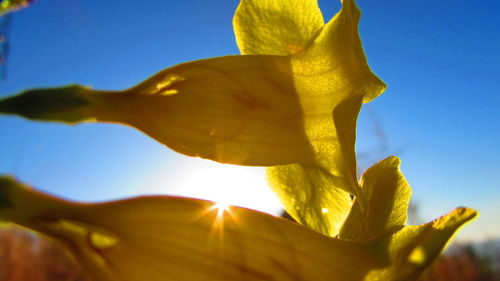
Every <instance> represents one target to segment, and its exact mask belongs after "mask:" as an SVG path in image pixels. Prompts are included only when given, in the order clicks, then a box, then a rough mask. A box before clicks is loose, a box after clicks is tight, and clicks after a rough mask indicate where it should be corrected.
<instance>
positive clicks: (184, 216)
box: [0, 177, 475, 281]
mask: <svg viewBox="0 0 500 281" xmlns="http://www.w3.org/2000/svg"><path fill="white" fill-rule="evenodd" d="M0 196H1V197H4V198H8V200H3V201H2V202H10V204H8V205H7V206H3V205H0V219H1V220H8V221H11V222H14V223H16V224H20V225H22V226H25V227H28V228H31V229H33V230H36V231H39V232H41V233H43V234H45V235H48V236H50V237H52V238H54V239H56V240H58V241H59V242H61V243H62V244H63V245H65V246H66V247H67V248H68V250H70V251H71V253H72V254H73V255H74V256H75V257H76V258H77V260H78V261H79V262H80V263H81V265H82V266H83V268H84V270H85V271H86V272H87V273H88V274H89V275H90V276H91V277H92V278H93V280H95V281H115V280H116V281H118V280H120V281H142V280H149V281H163V280H178V281H197V280H213V281H215V280H262V281H263V280H311V281H323V280H332V281H345V280H347V281H359V280H365V281H371V280H373V281H375V280H387V281H392V280H394V281H399V280H414V279H415V278H416V277H417V276H418V275H419V274H420V272H422V270H423V269H424V268H425V267H426V266H427V265H429V264H430V262H432V260H433V259H434V258H435V257H436V255H437V254H438V253H439V252H440V251H441V250H442V248H443V247H444V245H445V244H446V242H447V241H448V239H449V238H450V237H451V236H452V235H453V233H454V232H455V231H456V230H457V228H458V227H460V226H461V225H462V224H464V223H465V222H467V221H468V220H470V219H471V218H473V217H474V216H475V212H474V211H472V210H469V209H465V208H462V209H457V210H456V211H454V212H452V213H450V214H448V215H446V216H444V217H443V218H441V219H439V220H436V221H434V222H431V223H428V224H426V225H422V226H409V227H404V228H402V229H401V230H399V231H396V232H394V233H389V234H387V235H385V236H383V237H380V238H378V239H375V240H371V241H367V242H364V243H359V242H353V241H346V240H340V239H334V238H330V237H327V236H324V235H320V234H319V233H317V232H314V231H311V230H309V229H307V228H305V227H302V226H300V225H299V224H296V223H292V222H290V221H287V220H284V219H281V218H276V217H273V216H270V215H267V214H263V213H259V212H256V211H252V210H248V209H244V208H237V207H230V208H229V209H227V210H221V209H217V207H216V205H214V203H212V202H208V201H203V200H195V199H186V198H179V197H166V196H163V197H159V196H158V197H139V198H133V199H128V200H121V201H115V202H109V203H100V204H78V203H73V202H67V201H63V200H60V199H58V198H55V197H52V196H49V195H46V194H43V193H40V192H37V191H34V190H32V189H29V188H27V187H26V186H23V185H22V184H20V183H18V182H16V181H15V180H13V179H12V178H7V177H0Z"/></svg>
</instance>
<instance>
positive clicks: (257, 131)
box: [0, 56, 314, 166]
mask: <svg viewBox="0 0 500 281" xmlns="http://www.w3.org/2000/svg"><path fill="white" fill-rule="evenodd" d="M292 79H293V75H292V74H291V73H290V64H289V58H287V57H278V56H229V57H220V58H214V59H207V60H200V61H195V62H190V63H185V64H181V65H178V66H175V67H172V68H169V69H166V70H164V71H162V72H160V73H158V74H156V75H155V76H153V77H151V78H149V79H148V80H146V81H144V82H143V83H141V84H139V85H138V86H136V87H133V88H131V89H128V90H125V91H121V92H104V91H97V90H91V89H88V88H83V87H79V86H69V87H63V88H54V89H40V90H31V91H27V92H24V93H22V94H21V95H18V96H15V97H12V98H9V99H5V100H2V101H0V112H3V113H10V114H18V115H22V116H25V117H27V118H31V119H35V120H50V121H62V122H68V123H75V122H90V121H98V122H115V123H122V124H126V125H130V126H133V127H135V128H137V129H139V130H141V131H143V132H145V133H146V134H148V135H149V136H151V137H153V138H154V139H156V140H158V141H159V142H161V143H163V144H165V145H167V146H168V147H170V148H172V149H174V150H175V151H177V152H180V153H183V154H186V155H190V156H198V157H202V158H208V159H211V160H215V161H219V162H223V163H231V164H239V165H253V166H268V165H282V164H287V163H294V162H302V163H311V162H313V161H314V155H313V153H312V152H311V150H310V149H309V147H310V145H309V141H308V140H307V136H306V135H305V134H304V124H303V119H304V117H303V112H302V108H301V106H300V102H299V98H298V96H297V93H296V91H295V90H294V87H293V81H292Z"/></svg>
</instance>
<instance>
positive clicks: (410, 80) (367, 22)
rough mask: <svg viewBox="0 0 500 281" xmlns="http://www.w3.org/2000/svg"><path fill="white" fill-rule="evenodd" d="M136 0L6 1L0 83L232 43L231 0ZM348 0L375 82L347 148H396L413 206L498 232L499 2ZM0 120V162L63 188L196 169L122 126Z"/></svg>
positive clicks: (218, 51)
mask: <svg viewBox="0 0 500 281" xmlns="http://www.w3.org/2000/svg"><path fill="white" fill-rule="evenodd" d="M319 2H320V5H321V7H322V10H323V11H324V14H325V19H329V18H330V17H331V16H332V15H333V14H334V13H335V12H336V11H337V10H338V8H339V6H340V5H339V3H337V2H336V1H334V0H329V1H319ZM143 3H147V5H144V4H143ZM143 3H141V2H139V1H129V0H122V1H102V0H87V1H83V0H73V1H66V0H39V1H37V2H36V3H35V4H34V5H32V6H31V7H29V8H27V9H25V10H22V11H19V12H17V13H15V14H13V21H12V24H11V29H10V38H9V41H10V47H11V51H10V57H9V61H8V66H7V67H8V76H7V79H6V80H5V81H3V82H1V83H0V96H2V97H3V96H7V95H10V94H14V93H17V92H18V91H21V90H24V89H28V88H33V87H51V86H62V85H67V84H72V83H79V84H83V85H90V86H92V87H95V88H98V89H123V88H127V87H130V86H132V85H134V84H136V83H138V82H140V81H142V80H144V79H146V78H147V77H149V76H151V75H153V74H154V73H156V72H158V71H160V70H162V69H164V68H166V67H169V66H173V65H175V64H178V63H181V62H185V61H190V60H195V59H201V58H208V57H215V56H223V55H230V54H238V49H237V48H236V44H235V41H234V36H233V31H232V24H231V21H232V16H233V13H234V9H235V8H236V6H237V4H238V1H236V0H230V1H227V0H211V1H206V0H189V1H180V0H175V1H147V2H143ZM141 4H142V5H141ZM358 5H359V6H360V8H361V10H362V12H363V16H362V19H361V25H360V33H361V36H362V41H363V45H364V48H365V52H366V54H367V57H368V61H369V64H370V66H371V68H372V69H373V71H374V72H375V73H376V74H377V75H378V76H379V77H380V78H381V79H382V80H384V81H385V82H386V83H387V85H388V89H387V91H386V92H385V93H384V94H383V95H382V96H381V97H379V98H377V99H376V100H375V101H373V102H372V103H370V104H368V105H366V106H365V107H364V109H363V112H362V114H361V116H360V121H359V123H360V124H359V128H358V133H359V134H358V151H360V152H368V153H369V155H370V158H369V159H368V160H363V161H362V162H361V166H362V167H365V168H366V166H367V165H368V163H371V162H372V161H374V159H381V158H383V157H385V156H388V155H391V154H395V155H397V156H399V157H400V158H401V159H402V169H403V172H404V173H405V175H406V177H407V179H408V181H409V182H410V184H411V185H412V187H413V194H414V196H413V199H414V200H415V202H416V203H417V204H418V206H419V213H420V216H421V217H422V219H423V220H430V219H432V218H435V217H438V216H440V215H442V214H444V213H445V212H448V211H449V210H451V209H452V208H454V207H456V206H469V207H473V208H476V209H478V210H479V211H480V212H481V217H480V218H479V219H478V220H476V221H475V222H473V223H472V224H470V225H468V226H467V227H466V228H464V229H463V231H462V232H463V233H462V234H461V236H460V237H464V239H465V238H477V239H479V238H488V237H493V236H500V225H499V224H498V223H496V222H495V221H496V214H499V213H500V207H499V206H500V185H499V184H498V181H497V176H498V175H500V161H499V160H498V159H499V158H500V149H498V147H497V144H498V143H499V141H500V130H499V122H500V113H499V112H500V111H499V110H498V105H499V104H500V95H499V94H500V69H499V65H500V52H499V51H498V50H500V32H498V30H500V20H499V19H498V16H497V11H498V10H499V9H500V2H499V1H497V0H483V1H481V2H480V4H479V3H478V2H474V1H464V0H456V1H451V0H443V1H430V0H423V1H400V0H387V1H368V0H359V1H358ZM374 120H377V122H374ZM374 124H377V126H378V127H381V128H382V131H383V133H384V135H385V136H386V140H385V141H383V142H381V141H380V138H379V137H378V136H377V134H376V128H375V127H377V126H374ZM0 129H1V132H2V133H1V137H0V153H1V155H2V157H1V158H0V173H11V174H15V175H16V176H18V177H19V178H20V179H22V180H23V181H26V182H29V183H32V184H34V185H36V186H38V187H40V188H43V189H45V190H47V191H50V192H52V193H56V194H59V195H61V196H65V197H68V198H73V199H82V200H92V201H94V200H105V199H112V198H119V197H124V196H130V195H135V194H143V193H157V192H160V191H161V192H166V193H174V194H178V193H180V191H179V190H180V189H181V188H180V187H179V186H180V185H182V184H180V181H182V180H183V178H182V177H181V179H180V180H179V177H180V175H185V178H186V179H188V178H193V177H204V176H206V175H205V174H203V173H202V172H203V171H201V170H202V168H196V169H198V170H196V169H195V168H191V169H190V168H189V167H194V166H190V165H195V166H196V165H198V163H197V161H199V160H198V159H187V158H186V157H183V156H179V155H176V154H175V153H173V152H171V151H170V150H168V149H166V148H165V147H163V146H162V145H160V144H158V143H156V142H155V141H153V140H151V139H149V138H148V137H146V136H145V135H143V134H141V133H139V132H138V131H136V130H133V129H131V128H127V127H124V126H119V125H112V124H86V125H79V126H67V125H61V124H51V123H37V122H30V121H26V120H23V119H19V118H15V117H6V116H1V117H0ZM379 131H380V130H379ZM383 145H385V146H386V147H385V148H384V147H383ZM241 169H245V168H241ZM193 170H196V171H195V172H199V174H197V173H194V172H193ZM247 171H248V173H252V174H253V175H256V177H261V174H262V170H261V169H245V172H247ZM193 173H194V174H193ZM231 184H233V186H234V187H233V188H231V189H230V190H228V191H227V192H232V193H235V194H239V193H241V190H243V189H245V190H248V189H251V187H246V186H244V187H241V186H238V185H240V184H239V183H238V181H237V180H235V181H234V182H233V183H232V182H229V183H228V185H230V186H231ZM174 185H175V186H174ZM216 185H217V184H216ZM207 190H210V189H209V188H208V187H204V189H203V190H202V191H200V195H199V196H200V197H203V196H204V195H205V194H207V193H209V192H208V191H207ZM261 192H265V191H261ZM194 193H196V191H194V190H193V191H192V192H191V193H189V194H188V195H190V196H196V195H195V194H194ZM263 196H264V195H263ZM266 196H270V195H269V194H268V195H266Z"/></svg>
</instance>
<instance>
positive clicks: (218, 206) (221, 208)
mask: <svg viewBox="0 0 500 281" xmlns="http://www.w3.org/2000/svg"><path fill="white" fill-rule="evenodd" d="M213 208H214V210H217V217H218V218H221V217H222V216H224V212H229V205H226V204H224V203H220V202H216V203H215V205H214V206H213Z"/></svg>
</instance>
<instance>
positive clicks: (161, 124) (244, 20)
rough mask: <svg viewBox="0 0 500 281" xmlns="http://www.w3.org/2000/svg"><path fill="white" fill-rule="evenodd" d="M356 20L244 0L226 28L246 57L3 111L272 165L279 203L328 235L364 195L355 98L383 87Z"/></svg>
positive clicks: (60, 91)
mask: <svg viewBox="0 0 500 281" xmlns="http://www.w3.org/2000/svg"><path fill="white" fill-rule="evenodd" d="M358 19H359V10H358V9H357V7H356V5H355V4H354V1H353V0H346V1H344V3H343V7H342V9H341V11H340V12H339V13H338V14H337V15H336V16H335V17H334V18H333V19H332V20H331V21H330V22H329V23H327V24H324V23H323V17H322V14H321V11H320V10H319V7H318V5H317V2H316V0H305V1H275V0H261V1H255V0H243V1H242V2H241V3H240V5H239V7H238V10H237V11H236V14H235V17H234V28H235V34H236V39H237V43H238V45H239V47H240V49H241V51H242V53H243V54H245V56H228V57H220V58H212V59H206V60H200V61H194V62H189V63H185V64H181V65H178V66H174V67H172V68H168V69H166V70H163V71H161V72H160V73H158V74H156V75H154V76H153V77H151V78H149V79H148V80H146V81H144V82H142V83H141V84H139V85H137V86H135V87H133V88H130V89H128V90H124V91H116V92H111V91H98V90H92V89H89V88H85V87H81V86H78V85H74V86H68V87H63V88H54V89H36V90H30V91H27V92H25V93H22V94H21V95H19V96H16V97H12V98H10V99H5V100H3V101H0V112H2V113H7V114H18V115H21V116H24V117H27V118H31V119H36V120H50V121H62V122H67V123H78V122H96V121H97V122H116V123H121V124H126V125H129V126H132V127H135V128H138V129H139V130H141V131H143V132H145V133H146V134H148V135H149V136H151V137H153V138H155V139H156V140H158V141H159V142H161V143H163V144H165V145H167V146H168V147H170V148H172V149H174V150H176V151H178V152H180V153H183V154H186V155H190V156H199V157H202V158H208V159H212V160H215V161H219V162H222V163H230V164H238V165H252V166H276V167H273V168H271V169H270V171H269V179H270V183H271V184H272V186H273V187H274V190H275V191H276V192H277V193H278V194H279V196H280V198H281V199H282V201H283V203H284V205H285V207H286V209H287V211H288V212H289V213H290V214H291V215H292V216H294V217H295V219H297V220H298V221H299V222H300V223H302V224H304V225H307V226H308V227H311V228H313V229H315V230H317V231H319V232H322V233H325V234H328V235H331V236H334V235H336V234H338V231H339V227H340V225H341V223H342V221H343V219H344V218H345V217H346V215H347V212H348V211H349V208H350V205H351V198H350V194H352V195H354V196H356V197H357V198H358V200H360V201H361V202H364V201H365V199H364V198H363V197H362V193H361V192H360V188H359V185H358V183H357V179H356V162H355V154H354V141H355V129H356V127H355V124H356V118H357V115H358V112H359V110H360V107H361V103H362V102H368V101H370V100H371V99H373V98H375V97H376V96H377V95H379V94H380V93H381V92H382V91H383V90H384V89H385V85H384V84H383V83H382V82H381V81H380V80H379V79H378V78H377V77H376V76H374V75H373V74H372V73H371V71H370V69H369V68H368V66H367V63H366V59H365V57H364V54H363V51H362V48H361V42H360V40H359V37H358V32H357V28H358ZM287 164H291V165H287ZM277 165H284V166H277ZM313 201H315V202H313ZM313 203H315V204H313ZM316 203H317V204H316ZM326 209H328V210H329V211H328V213H324V212H323V210H326Z"/></svg>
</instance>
